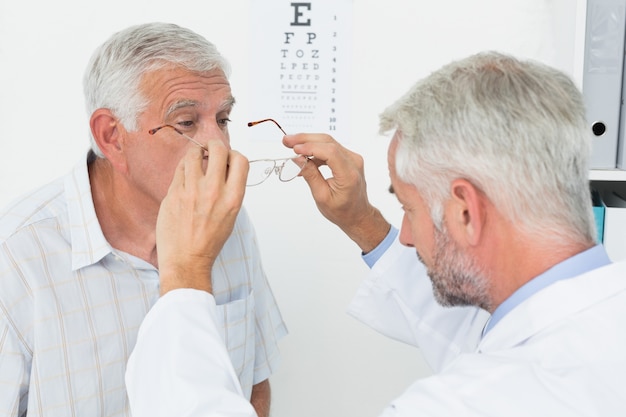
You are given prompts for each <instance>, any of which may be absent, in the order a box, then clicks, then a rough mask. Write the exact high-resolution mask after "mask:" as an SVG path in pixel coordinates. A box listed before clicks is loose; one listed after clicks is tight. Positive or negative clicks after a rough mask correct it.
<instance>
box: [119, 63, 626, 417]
mask: <svg viewBox="0 0 626 417" xmlns="http://www.w3.org/2000/svg"><path fill="white" fill-rule="evenodd" d="M392 129H393V130H394V131H395V133H394V136H393V139H392V140H391V143H390V146H389V152H388V164H389V172H390V180H391V184H392V190H393V192H394V193H395V195H396V196H397V198H398V200H399V202H400V203H401V204H402V207H403V209H404V213H405V214H404V218H403V221H402V226H401V228H400V230H399V231H397V230H396V229H395V228H393V227H391V226H390V225H389V223H387V222H386V221H385V220H384V218H383V216H382V215H381V213H380V212H379V211H378V210H377V209H375V208H374V207H372V206H371V205H370V203H369V201H368V198H367V195H366V187H365V181H364V175H363V161H362V158H361V157H360V156H359V155H357V154H354V153H352V152H350V151H349V150H347V149H345V148H343V147H342V146H341V145H340V144H339V143H337V142H336V141H335V140H334V139H333V138H331V137H329V136H327V135H322V134H319V135H318V134H298V135H288V136H285V138H284V143H285V145H287V146H288V147H291V148H293V149H294V151H295V152H296V153H297V154H301V155H312V156H313V157H314V158H313V159H312V160H311V162H313V163H308V164H307V165H306V166H305V168H304V170H303V171H302V176H303V177H304V178H305V180H306V181H307V183H308V185H309V187H310V188H311V191H312V194H313V198H314V199H315V202H316V203H317V205H318V207H319V208H320V210H321V212H322V213H323V214H324V215H325V216H326V217H327V218H328V219H329V220H330V221H332V222H334V223H335V224H337V225H338V226H339V227H340V228H341V229H342V230H343V231H344V232H345V233H346V234H347V235H348V236H349V237H350V238H351V239H353V240H354V241H355V242H356V243H357V244H358V245H359V247H360V248H361V249H362V250H363V252H364V255H363V256H364V259H365V261H366V262H368V263H370V265H371V273H370V274H369V276H368V277H367V278H366V279H365V281H364V282H363V284H362V286H361V287H360V289H359V290H358V293H357V295H356V297H355V299H354V300H353V302H352V304H351V306H350V309H349V311H350V312H351V314H352V315H354V316H355V317H356V318H358V319H359V320H362V321H363V322H365V323H367V324H369V325H370V326H372V327H373V328H374V329H376V330H378V331H380V332H381V333H383V334H385V335H387V336H390V337H393V338H396V339H399V340H403V341H405V342H408V343H411V344H414V345H416V346H418V347H419V348H420V349H421V351H422V352H423V353H424V356H425V357H426V359H427V360H428V362H429V363H430V365H431V366H432V368H433V370H434V373H433V375H432V376H429V377H426V378H423V379H420V380H417V381H416V382H415V383H414V384H412V385H411V386H409V387H408V388H407V389H406V391H405V392H403V393H398V397H397V398H396V399H395V400H393V401H392V402H391V403H390V404H389V406H388V407H387V408H386V409H385V410H383V411H382V416H396V417H399V416H401V417H408V416H442V417H443V416H445V417H449V416H481V417H484V416H494V417H496V416H497V417H501V416H507V417H511V416H525V417H527V416H535V417H536V416H546V417H547V416H550V417H552V416H618V415H625V414H626V384H625V383H624V375H626V355H625V354H624V352H626V326H625V325H624V323H626V263H625V262H616V263H613V262H611V261H610V260H609V258H608V256H607V254H606V252H605V250H604V248H603V247H602V246H601V245H598V244H596V242H595V236H596V231H595V223H594V218H593V213H592V206H591V199H590V196H589V188H588V187H589V184H588V180H587V175H588V157H589V135H588V132H587V124H586V121H585V109H584V105H583V100H582V97H581V94H580V92H579V91H578V89H577V88H576V87H575V85H574V83H573V82H572V81H571V80H570V79H569V78H568V77H567V76H566V75H564V74H563V73H561V72H560V71H557V70H555V69H553V68H550V67H547V66H545V65H542V64H539V63H534V62H529V61H521V60H518V59H516V58H514V57H511V56H507V55H502V54H498V53H480V54H476V55H473V56H470V57H468V58H466V59H463V60H460V61H457V62H453V63H450V64H448V65H446V66H444V67H443V68H441V69H440V70H438V71H436V72H434V73H433V74H431V75H430V76H428V77H427V78H425V79H423V80H421V81H419V82H418V83H417V84H415V85H414V86H413V87H412V88H411V90H410V91H409V92H407V94H405V95H404V96H403V97H401V98H400V99H399V100H398V101H396V102H395V103H394V104H392V105H391V106H390V107H388V108H387V109H386V110H385V111H384V112H383V114H382V116H381V130H382V131H389V130H392ZM210 145H211V148H210V152H209V154H210V158H209V164H208V168H207V172H208V171H211V172H213V175H211V176H207V175H204V174H203V173H202V170H201V169H200V168H199V167H200V165H201V163H200V155H191V154H190V155H188V157H187V158H186V159H185V160H184V161H183V164H182V167H180V168H179V170H178V171H177V174H176V178H175V180H174V182H173V183H172V186H171V188H170V191H169V193H168V197H166V199H165V200H164V202H163V205H162V207H161V212H160V214H159V221H158V227H157V241H158V243H161V242H164V245H165V246H164V247H163V248H162V247H161V246H159V256H160V257H161V255H163V257H164V259H161V258H160V259H159V263H160V265H163V266H165V265H167V267H163V269H162V271H161V280H162V284H161V287H162V288H163V295H162V297H161V299H160V300H159V301H158V302H157V303H156V305H155V306H154V307H153V308H152V310H151V311H150V312H149V314H148V316H147V317H146V319H145V320H144V322H143V324H142V327H141V329H140V332H139V336H138V341H137V345H136V347H135V350H134V352H133V354H132V356H131V359H130V361H129V363H128V370H127V374H126V379H127V386H128V394H129V399H130V404H131V409H132V412H133V416H134V417H144V416H150V417H154V416H172V415H176V416H190V417H191V416H193V417H199V416H254V410H253V409H252V407H251V406H250V404H249V403H248V402H247V401H245V400H244V398H243V397H242V393H241V389H240V387H239V384H238V382H237V378H236V376H235V374H234V371H233V368H232V365H231V364H230V360H229V357H228V354H227V352H226V350H225V348H224V344H223V341H222V340H221V336H220V332H219V330H218V327H217V325H216V322H217V319H216V312H215V302H214V300H213V297H212V295H211V282H210V281H209V280H207V279H206V277H207V273H209V272H210V270H211V268H210V264H211V262H212V260H213V259H214V255H215V254H216V253H217V252H218V251H219V245H220V243H221V242H222V241H223V240H224V238H225V236H227V235H228V234H229V227H231V225H232V223H233V221H234V218H235V213H236V212H237V209H238V207H239V205H240V204H241V199H242V198H243V190H244V182H245V179H244V177H245V174H244V171H245V169H246V166H245V165H246V164H245V161H244V159H243V157H241V155H237V154H236V153H234V151H230V152H227V150H226V149H224V147H223V145H220V144H219V143H212V144H210ZM227 163H228V165H227ZM323 164H325V165H328V167H330V169H331V170H332V172H333V176H332V177H331V178H328V179H326V178H324V177H323V176H322V175H321V174H320V172H319V171H318V170H317V167H318V166H319V165H323ZM227 166H228V169H227ZM198 185H201V186H198ZM180 193H183V194H185V193H190V195H189V197H194V198H178V197H177V195H179V194H180ZM196 194H197V195H198V198H195V195H196ZM195 201H200V203H199V204H201V205H202V210H194V207H195V206H194V204H193V203H194V202H195ZM204 212H207V213H210V215H206V216H199V217H200V218H198V219H197V220H198V221H197V223H194V222H191V221H190V226H193V227H188V228H181V227H180V226H179V224H180V223H179V222H178V220H179V218H180V216H184V215H185V214H187V213H204ZM196 216H197V214H196V215H194V216H191V217H192V218H193V217H196ZM190 220H191V219H190ZM166 235H167V236H168V238H167V239H166V238H164V236H166ZM172 237H174V238H172ZM208 352H211V354H208ZM372 360H376V358H375V357H373V358H372ZM355 400H358V398H355Z"/></svg>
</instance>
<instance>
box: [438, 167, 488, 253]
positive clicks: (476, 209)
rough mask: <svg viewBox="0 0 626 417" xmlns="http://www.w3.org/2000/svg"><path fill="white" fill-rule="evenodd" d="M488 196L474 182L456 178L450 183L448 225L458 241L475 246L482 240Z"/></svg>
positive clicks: (446, 209) (447, 209)
mask: <svg viewBox="0 0 626 417" xmlns="http://www.w3.org/2000/svg"><path fill="white" fill-rule="evenodd" d="M486 198H487V197H486V196H485V195H484V193H483V192H482V191H481V190H479V189H478V188H477V187H476V186H475V185H474V184H472V183H471V182H470V181H468V180H465V179H456V180H454V181H452V183H451V184H450V200H449V201H448V204H446V208H445V212H446V220H447V227H448V229H449V231H450V233H451V234H453V235H454V236H455V238H456V239H457V241H458V242H462V243H464V244H467V245H469V246H475V245H477V244H478V243H479V242H480V239H481V234H482V233H483V227H484V222H485V218H486V214H487V212H486V208H485V202H486V201H485V199H486Z"/></svg>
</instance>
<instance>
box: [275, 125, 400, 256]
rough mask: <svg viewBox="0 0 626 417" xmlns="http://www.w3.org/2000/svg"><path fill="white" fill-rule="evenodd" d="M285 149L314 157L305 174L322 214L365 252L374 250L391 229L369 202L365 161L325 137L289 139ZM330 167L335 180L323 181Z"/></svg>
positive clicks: (308, 136)
mask: <svg viewBox="0 0 626 417" xmlns="http://www.w3.org/2000/svg"><path fill="white" fill-rule="evenodd" d="M283 143H284V144H285V146H287V147H289V148H293V150H294V152H296V153H297V154H300V155H307V156H313V157H314V158H313V159H311V160H310V161H309V163H307V164H306V165H305V167H304V169H303V170H302V174H301V175H302V177H304V179H305V180H306V182H307V183H308V184H309V187H310V188H311V193H312V194H313V199H314V200H315V203H316V204H317V207H318V209H319V211H320V212H321V213H322V214H323V215H324V217H326V218H327V219H328V220H330V221H331V222H333V223H335V224H336V225H337V226H339V228H341V230H343V231H344V233H346V234H347V235H348V236H349V237H350V238H351V239H352V240H354V241H355V242H356V243H357V245H359V247H360V248H361V250H363V252H369V251H371V250H372V249H374V248H375V247H376V246H377V245H378V244H379V243H380V242H381V241H382V240H383V239H384V238H385V236H386V235H387V233H388V232H389V228H390V225H389V223H388V222H387V221H386V220H385V219H384V218H383V216H382V214H381V213H380V211H378V209H376V208H375V207H374V206H372V205H371V204H370V202H369V200H368V198H367V186H366V183H365V175H364V170H363V157H361V155H359V154H356V153H354V152H352V151H350V150H348V149H346V148H344V147H343V146H341V145H340V144H339V143H338V142H337V141H335V140H334V139H333V138H332V137H331V136H328V135H325V134H304V133H301V134H297V135H287V136H285V137H284V139H283ZM322 165H327V166H328V167H329V168H330V170H331V171H332V174H333V176H332V177H330V178H324V176H323V174H322V173H321V172H320V171H319V167H320V166H322Z"/></svg>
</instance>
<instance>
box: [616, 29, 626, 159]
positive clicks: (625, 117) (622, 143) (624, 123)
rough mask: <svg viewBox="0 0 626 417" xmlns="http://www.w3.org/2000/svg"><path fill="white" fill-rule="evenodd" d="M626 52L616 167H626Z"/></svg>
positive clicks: (623, 66)
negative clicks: (625, 103) (625, 102)
mask: <svg viewBox="0 0 626 417" xmlns="http://www.w3.org/2000/svg"><path fill="white" fill-rule="evenodd" d="M624 48H625V50H626V40H624ZM624 99H626V53H624V62H623V64H622V101H621V108H620V116H619V133H618V138H617V167H618V168H619V169H626V106H625V105H624Z"/></svg>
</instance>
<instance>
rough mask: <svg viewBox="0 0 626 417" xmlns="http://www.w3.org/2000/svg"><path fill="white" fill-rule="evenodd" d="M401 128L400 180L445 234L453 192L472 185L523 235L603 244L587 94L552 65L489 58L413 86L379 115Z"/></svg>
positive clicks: (454, 66) (451, 67)
mask: <svg viewBox="0 0 626 417" xmlns="http://www.w3.org/2000/svg"><path fill="white" fill-rule="evenodd" d="M394 128H395V129H397V134H398V147H397V149H396V167H395V169H396V171H397V174H398V177H399V178H400V179H401V180H402V181H404V182H406V183H410V184H412V185H414V186H415V187H416V188H417V190H418V191H419V192H420V193H421V194H422V196H423V197H424V198H425V200H426V201H427V202H428V204H429V207H430V213H431V217H432V219H433V222H434V223H435V225H436V226H437V227H438V228H439V227H440V225H441V222H442V221H443V220H442V219H443V213H442V207H443V203H444V202H445V200H446V199H447V198H449V195H450V194H449V193H450V184H451V181H453V180H454V179H456V178H464V179H466V180H468V181H470V182H471V183H472V184H474V185H475V186H476V187H477V188H479V189H480V190H481V191H482V192H483V193H484V194H485V195H486V196H487V198H489V199H490V201H492V202H493V203H494V204H495V205H496V207H498V208H499V210H500V211H501V212H502V213H503V214H504V215H505V216H508V218H509V219H510V220H512V221H513V222H516V223H517V224H518V225H519V228H520V230H523V231H525V232H527V233H530V234H533V235H536V236H541V238H542V239H544V240H545V239H547V238H553V239H554V241H559V240H560V241H561V242H563V239H566V241H568V242H571V241H572V239H574V240H576V241H581V240H582V241H584V242H594V241H595V222H594V220H593V211H592V207H591V198H590V192H589V182H588V170H589V166H588V158H589V153H590V146H591V145H590V135H589V132H588V129H587V123H586V120H585V107H584V103H583V98H582V95H581V93H580V91H579V90H578V89H577V88H576V86H575V85H574V83H573V82H572V80H571V79H570V78H569V77H568V76H567V75H565V74H564V73H562V72H560V71H557V70H556V69H553V68H550V67H548V66H546V65H543V64H540V63H536V62H532V61H520V60H517V59H515V58H513V57H510V56H507V55H503V54H500V53H496V52H486V53H480V54H476V55H473V56H470V57H468V58H466V59H463V60H460V61H457V62H453V63H451V64H448V65H446V66H444V67H443V68H441V69H440V70H438V71H436V72H434V73H433V74H431V75H430V76H428V77H427V78H425V79H423V80H422V81H420V82H418V83H417V84H415V85H414V86H413V87H412V88H411V89H410V90H409V91H408V92H407V93H406V94H405V95H404V96H403V97H401V98H400V99H399V100H398V101H396V102H395V103H394V104H392V105H391V106H390V107H388V108H387V109H386V110H385V111H384V112H383V113H382V114H381V116H380V130H381V132H382V133H384V132H387V131H389V130H391V129H394Z"/></svg>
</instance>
